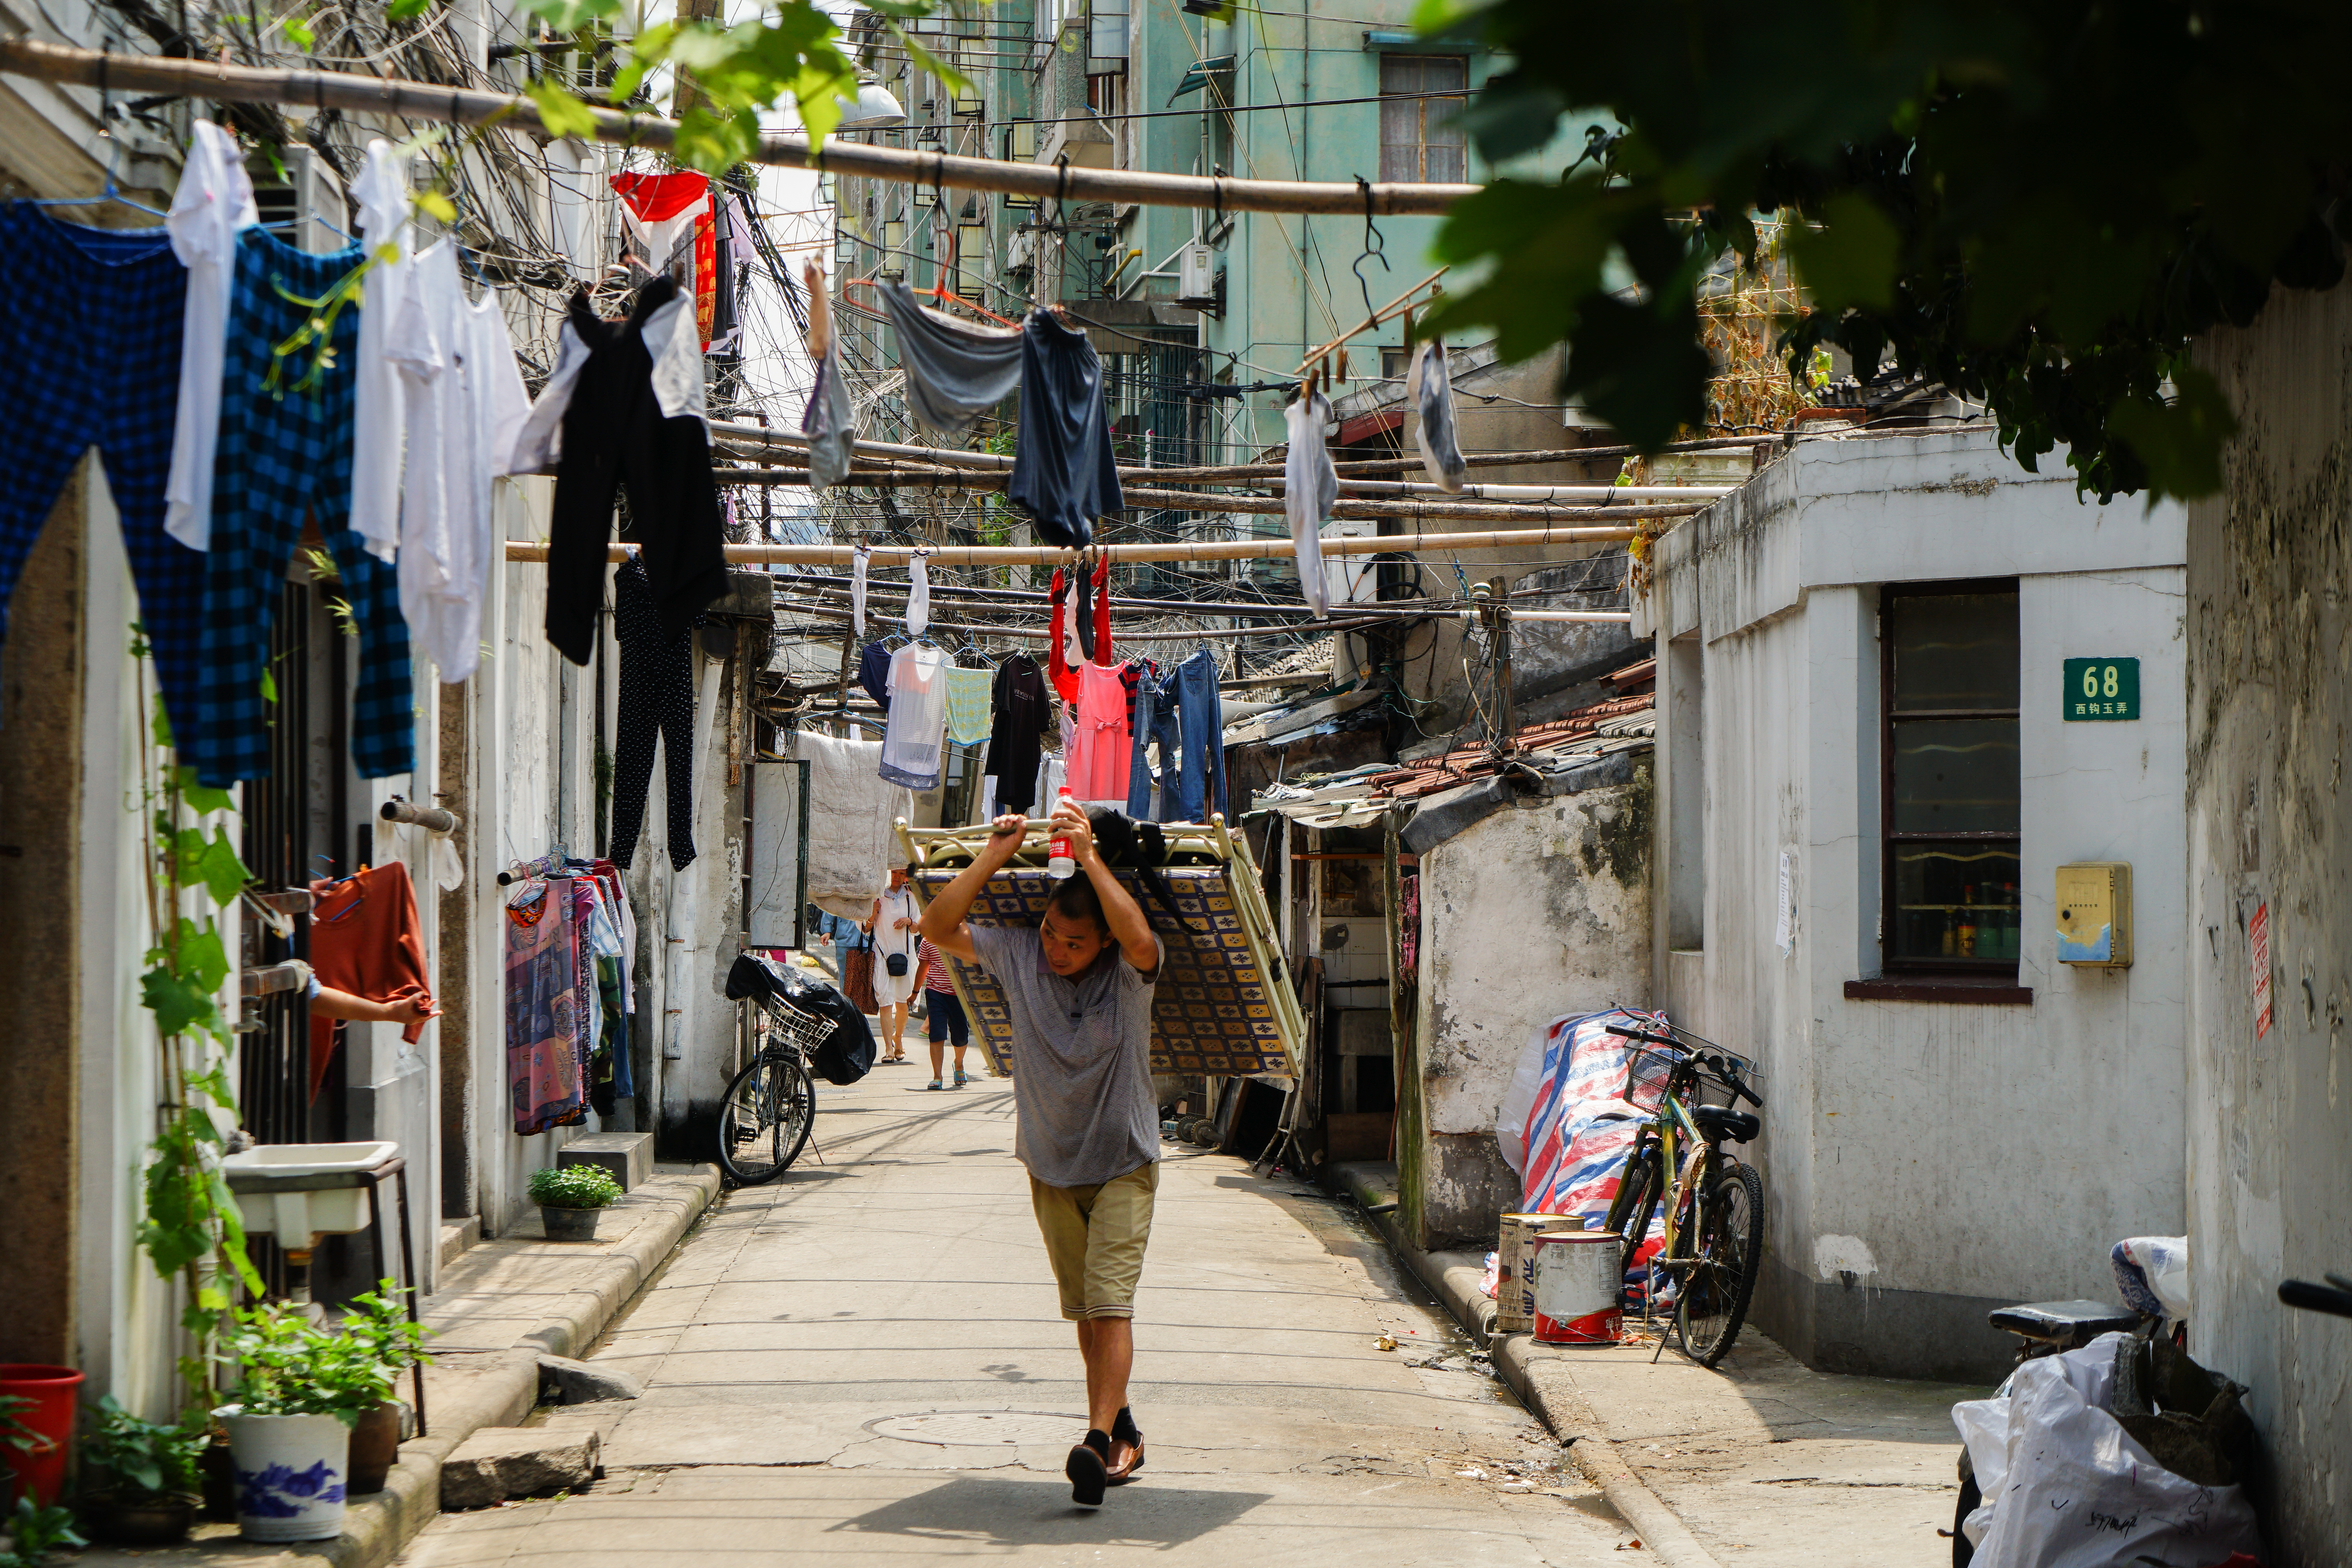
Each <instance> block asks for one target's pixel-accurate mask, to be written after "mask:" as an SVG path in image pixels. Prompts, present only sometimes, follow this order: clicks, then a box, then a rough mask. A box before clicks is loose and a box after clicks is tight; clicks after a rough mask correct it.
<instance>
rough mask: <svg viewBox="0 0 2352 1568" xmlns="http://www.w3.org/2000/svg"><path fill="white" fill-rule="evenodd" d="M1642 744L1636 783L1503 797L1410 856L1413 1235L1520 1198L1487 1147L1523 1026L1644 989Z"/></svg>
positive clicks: (1491, 1214) (1478, 1219)
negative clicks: (1416, 1112) (1414, 982)
mask: <svg viewBox="0 0 2352 1568" xmlns="http://www.w3.org/2000/svg"><path fill="white" fill-rule="evenodd" d="M1651 809H1652V790H1651V784H1650V770H1649V764H1648V760H1647V759H1646V758H1641V759H1637V760H1636V762H1635V763H1634V772H1633V779H1632V782H1630V783H1628V784H1618V785H1612V786H1608V787H1604V788H1599V789H1591V790H1586V791H1583V792H1582V793H1580V794H1577V795H1561V796H1559V797H1556V798H1542V797H1538V798H1535V799H1531V800H1528V801H1526V802H1523V803H1521V804H1519V805H1517V806H1507V807H1505V808H1503V809H1502V810H1499V811H1496V812H1495V813H1493V814H1492V815H1490V816H1486V817H1485V818H1483V819H1481V820H1480V821H1478V822H1475V823H1474V824H1472V825H1471V826H1469V827H1467V828H1465V829H1464V830H1463V831H1462V832H1461V833H1458V834H1456V835H1455V836H1454V837H1451V838H1449V839H1446V840H1445V841H1444V843H1442V844H1438V845H1436V846H1434V847H1432V848H1431V849H1430V850H1429V851H1428V852H1427V853H1425V854H1423V856H1422V858H1421V919H1422V948H1421V965H1420V967H1421V987H1420V997H1419V1000H1420V1009H1421V1011H1420V1018H1419V1025H1418V1028H1417V1030H1416V1037H1417V1039H1418V1041H1419V1064H1420V1097H1421V1118H1420V1121H1421V1138H1420V1144H1421V1147H1420V1149H1419V1151H1418V1160H1419V1180H1418V1182H1417V1183H1416V1182H1412V1181H1410V1180H1409V1181H1408V1182H1407V1185H1408V1186H1411V1187H1412V1188H1414V1190H1415V1192H1416V1194H1417V1201H1418V1203H1419V1205H1420V1211H1419V1214H1418V1215H1412V1214H1411V1213H1408V1215H1407V1219H1408V1221H1409V1222H1414V1221H1417V1224H1418V1228H1419V1230H1420V1232H1421V1235H1422V1238H1423V1244H1424V1245H1433V1244H1435V1243H1438V1242H1443V1241H1449V1240H1457V1239H1470V1238H1475V1237H1487V1238H1489V1240H1490V1241H1491V1238H1492V1236H1493V1231H1494V1223H1495V1218H1496V1215H1499V1214H1501V1213H1503V1212H1505V1211H1506V1210H1507V1208H1509V1207H1511V1206H1512V1205H1515V1204H1516V1203H1517V1200H1518V1195H1519V1194H1518V1184H1517V1178H1516V1177H1515V1176H1514V1175H1513V1174H1512V1173H1511V1170H1510V1167H1509V1166H1507V1165H1506V1164H1504V1163H1503V1160H1502V1155H1501V1153H1500V1152H1498V1151H1497V1150H1496V1146H1495V1113H1496V1110H1497V1109H1498V1108H1499V1107H1500V1106H1501V1104H1502V1100H1503V1091H1504V1089H1506V1088H1507V1087H1508V1085H1509V1083H1510V1079H1511V1073H1512V1070H1513V1069H1514V1068H1516V1067H1517V1065H1518V1060H1519V1053H1520V1052H1521V1051H1522V1050H1524V1049H1525V1048H1526V1046H1527V1042H1528V1035H1529V1033H1530V1032H1531V1031H1532V1030H1533V1029H1534V1028H1535V1027H1536V1026H1538V1025H1539V1024H1542V1023H1545V1022H1547V1021H1549V1020H1550V1019H1552V1018H1556V1017H1558V1016H1560V1015H1561V1014H1563V1013H1591V1012H1597V1011H1599V1010H1601V1008H1604V1007H1610V1006H1614V1005H1624V1006H1627V1007H1646V1006H1648V1005H1649V1001H1650V989H1651V986H1650V948H1649V941H1650V938H1649V929H1650V903H1651V899H1650V847H1651V839H1652V828H1651V822H1650V815H1651Z"/></svg>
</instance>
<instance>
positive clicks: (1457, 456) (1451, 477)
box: [1404, 342, 1470, 495]
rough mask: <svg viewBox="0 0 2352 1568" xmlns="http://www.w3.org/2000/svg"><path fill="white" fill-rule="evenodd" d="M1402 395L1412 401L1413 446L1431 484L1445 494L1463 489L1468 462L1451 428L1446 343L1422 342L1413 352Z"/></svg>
mask: <svg viewBox="0 0 2352 1568" xmlns="http://www.w3.org/2000/svg"><path fill="white" fill-rule="evenodd" d="M1404 392H1405V395H1406V396H1407V397H1409V398H1411V399H1412V405H1413V412H1414V414H1415V415H1416V416H1417V417H1416V418H1415V419H1414V420H1413V426H1412V441H1413V445H1414V446H1416V447H1420V448H1421V465H1422V467H1423V468H1426V469H1427V470H1428V471H1429V478H1430V480H1431V482H1432V483H1433V484H1435V485H1436V486H1437V488H1438V489H1442V490H1444V491H1445V492H1446V493H1447V494H1449V495H1450V494H1453V493H1454V492H1456V491H1458V490H1460V489H1462V476H1463V475H1464V474H1465V473H1467V472H1469V471H1470V465H1469V464H1467V463H1465V462H1464V461H1463V460H1462V443H1461V442H1460V441H1459V440H1458V439H1457V438H1456V437H1455V435H1454V377H1453V374H1452V373H1451V371H1450V370H1449V369H1448V368H1447V365H1446V363H1445V345H1444V343H1441V342H1425V343H1423V344H1422V345H1421V347H1420V348H1419V349H1417V350H1415V351H1414V353H1413V356H1412V371H1411V373H1410V374H1407V375H1406V377H1405V387H1404Z"/></svg>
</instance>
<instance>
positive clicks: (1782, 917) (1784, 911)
mask: <svg viewBox="0 0 2352 1568" xmlns="http://www.w3.org/2000/svg"><path fill="white" fill-rule="evenodd" d="M1796 859H1797V852H1796V851H1795V850H1793V849H1783V850H1781V851H1780V907H1779V909H1778V910H1775V911H1774V914H1773V916H1772V940H1773V942H1776V943H1777V944H1779V946H1780V951H1781V952H1784V953H1785V952H1788V951H1790V948H1792V947H1794V946H1795V945H1796V940H1797V930H1796V927H1797V896H1796V889H1795V888H1794V886H1793V880H1794V875H1795V870H1796Z"/></svg>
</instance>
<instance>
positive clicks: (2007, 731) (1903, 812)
mask: <svg viewBox="0 0 2352 1568" xmlns="http://www.w3.org/2000/svg"><path fill="white" fill-rule="evenodd" d="M2017 823H2018V805H2017V721H2016V720H2014V719H1906V720H1898V721H1896V722H1895V821H1894V828H1895V832H1897V833H2015V832H2016V831H2017V830H2018V826H2017Z"/></svg>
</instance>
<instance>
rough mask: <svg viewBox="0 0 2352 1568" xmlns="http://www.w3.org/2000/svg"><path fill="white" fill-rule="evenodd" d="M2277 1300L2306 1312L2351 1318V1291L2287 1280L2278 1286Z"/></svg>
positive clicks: (2306, 1280) (2306, 1281) (2301, 1280)
mask: <svg viewBox="0 0 2352 1568" xmlns="http://www.w3.org/2000/svg"><path fill="white" fill-rule="evenodd" d="M2330 1278H2331V1279H2332V1278H2334V1276H2332V1275H2331V1276H2330ZM2278 1299H2279V1300H2282V1301H2284V1302H2285V1303H2286V1304H2287V1305H2288V1306H2290V1307H2301V1308H2302V1309H2303V1310H2305V1311H2306V1312H2326V1313H2329V1314H2331V1315H2333V1316H2335V1317H2338V1318H2352V1290H2339V1289H2332V1288H2330V1287H2328V1286H2326V1285H2314V1284H2313V1283H2311V1281H2309V1280H2308V1279H2287V1280H2283V1281H2281V1282H2280V1284H2279V1288H2278Z"/></svg>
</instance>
